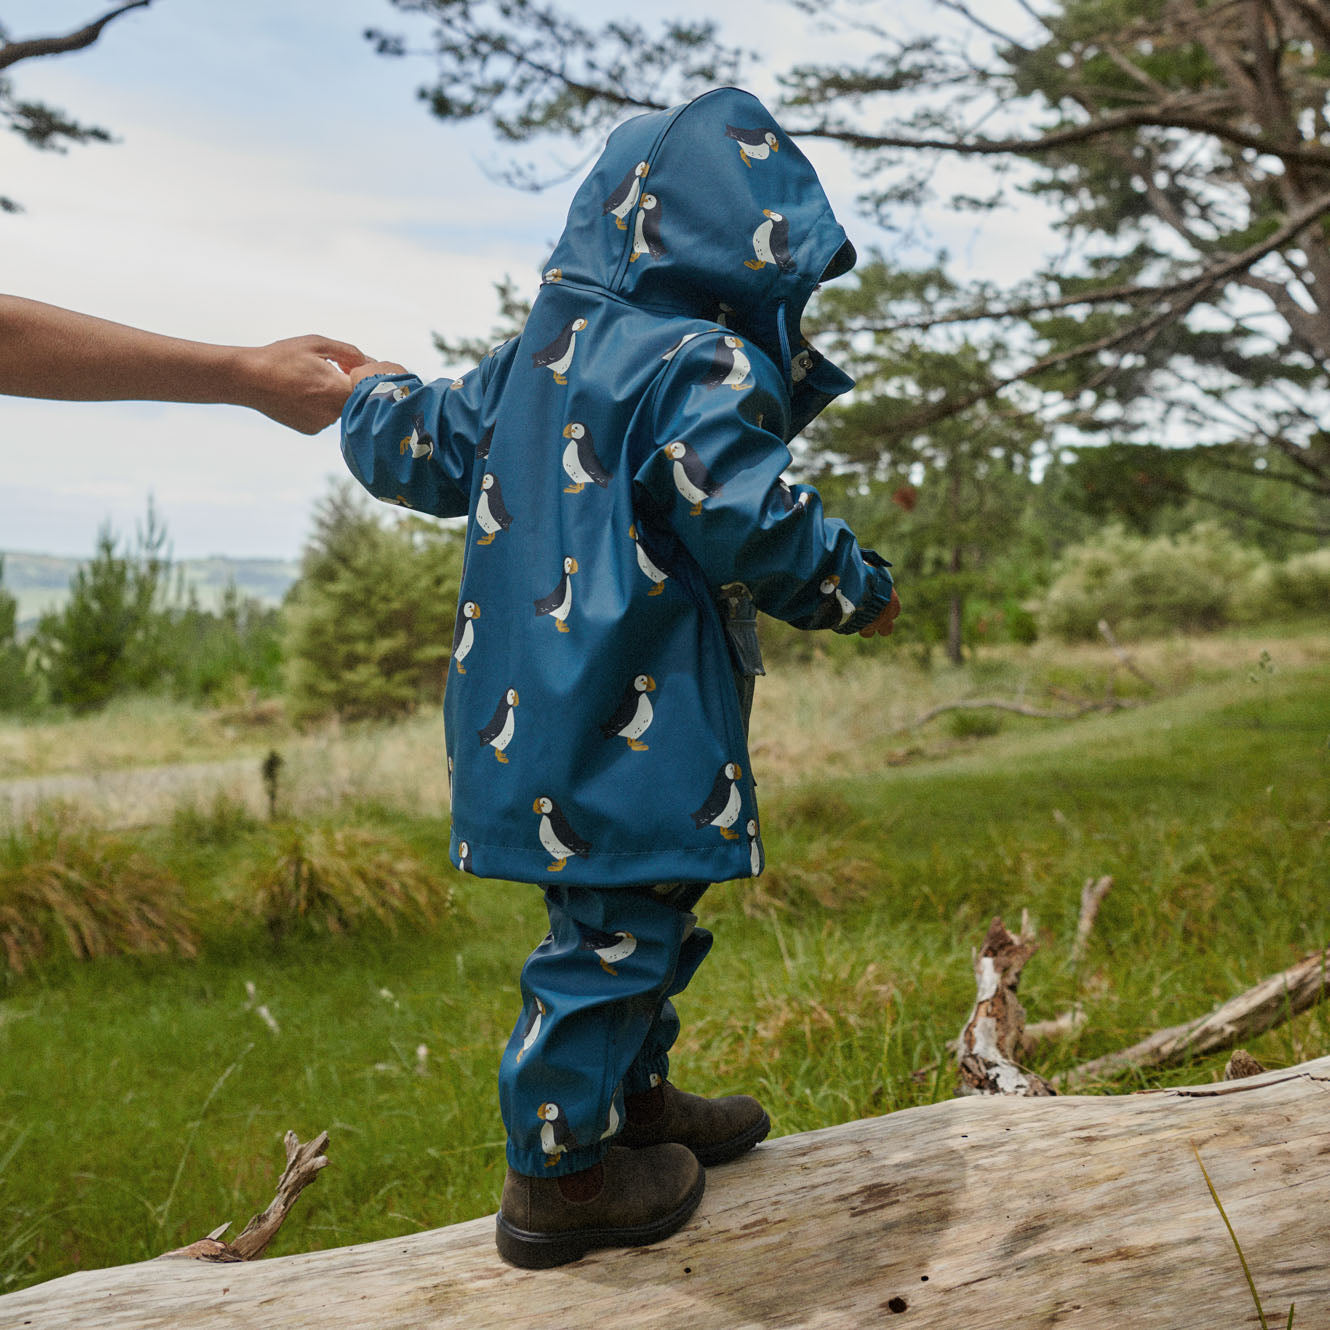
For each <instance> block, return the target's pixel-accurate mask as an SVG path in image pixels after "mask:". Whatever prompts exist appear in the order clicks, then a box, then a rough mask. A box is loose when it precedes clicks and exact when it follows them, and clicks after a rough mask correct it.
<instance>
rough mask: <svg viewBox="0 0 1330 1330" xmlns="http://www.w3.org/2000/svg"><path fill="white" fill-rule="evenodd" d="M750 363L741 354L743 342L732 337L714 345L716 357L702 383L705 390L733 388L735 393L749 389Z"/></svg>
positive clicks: (726, 337) (728, 336)
mask: <svg viewBox="0 0 1330 1330" xmlns="http://www.w3.org/2000/svg"><path fill="white" fill-rule="evenodd" d="M752 368H753V366H752V362H751V361H750V360H749V359H748V357H747V356H746V355H744V352H743V342H742V341H740V339H739V338H737V337H735V336H733V335H727V336H725V337H722V338H721V339H720V341H718V342H717V343H716V356H715V359H714V360H713V361H712V362H711V368H710V369H709V370H708V371H707V376H706V378H705V379H703V380H702V383H703V385H704V386H705V387H707V388H733V389H734V390H735V391H736V392H742V391H743V389H745V388H748V387H751V386H752V385H751V384H749V383H748V372H749V370H751V369H752Z"/></svg>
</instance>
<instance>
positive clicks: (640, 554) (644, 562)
mask: <svg viewBox="0 0 1330 1330" xmlns="http://www.w3.org/2000/svg"><path fill="white" fill-rule="evenodd" d="M628 538H629V539H630V540H631V541H632V542H633V548H634V549H635V550H636V551H637V566H638V567H639V568H640V569H641V570H642V572H643V573H645V574H646V576H647V577H648V578H649V579H650V580H651V582H652V587H651V590H650V591H648V592H647V595H648V596H659V595H660V593H661V592H662V591H664V590H665V579H666V578H667V577H669V573H664V572H661V570H660V569H659V568H657V567H656V565H655V564H654V563H652V562H651V556H650V555H649V554H648V553H647V552H646V550H644V549H643V548H642V545H641V542H640V541H639V540H638V539H637V523H635V522H634V523H633V525H632V526H630V527H629V528H628Z"/></svg>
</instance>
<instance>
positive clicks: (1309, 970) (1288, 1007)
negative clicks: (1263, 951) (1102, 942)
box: [1059, 949, 1330, 1087]
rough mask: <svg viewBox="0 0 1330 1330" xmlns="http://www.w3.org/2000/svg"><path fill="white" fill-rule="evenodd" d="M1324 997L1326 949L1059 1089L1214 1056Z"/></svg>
mask: <svg viewBox="0 0 1330 1330" xmlns="http://www.w3.org/2000/svg"><path fill="white" fill-rule="evenodd" d="M1327 992H1330V949H1327V950H1326V951H1318V952H1316V953H1315V954H1313V955H1311V956H1307V957H1305V958H1304V959H1303V960H1300V961H1299V962H1298V963H1297V964H1296V965H1293V966H1290V967H1289V968H1288V969H1287V970H1283V971H1281V972H1280V973H1279V974H1275V975H1271V976H1270V977H1269V978H1268V979H1263V980H1262V981H1261V982H1260V983H1259V984H1257V985H1256V986H1255V987H1254V988H1249V989H1248V990H1247V991H1246V992H1245V993H1240V994H1239V995H1238V996H1237V997H1235V998H1231V999H1230V1000H1229V1001H1228V1002H1225V1003H1224V1005H1223V1006H1221V1007H1219V1008H1218V1009H1217V1010H1215V1011H1212V1012H1211V1013H1210V1014H1209V1015H1207V1016H1202V1017H1201V1018H1200V1019H1199V1020H1195V1021H1190V1022H1188V1023H1187V1024H1186V1025H1174V1026H1172V1027H1170V1028H1169V1029H1167V1030H1159V1031H1157V1032H1156V1033H1154V1034H1152V1035H1151V1036H1150V1037H1149V1038H1148V1039H1143V1040H1141V1042H1140V1043H1138V1044H1133V1045H1132V1046H1131V1047H1130V1048H1124V1049H1122V1050H1120V1051H1119V1052H1117V1053H1108V1054H1106V1055H1105V1056H1104V1057H1100V1058H1094V1059H1092V1060H1091V1061H1089V1062H1083V1063H1082V1064H1081V1065H1080V1066H1079V1067H1073V1068H1072V1069H1071V1070H1070V1071H1068V1072H1066V1073H1064V1075H1063V1076H1061V1077H1060V1078H1059V1080H1060V1082H1061V1084H1062V1085H1063V1086H1065V1087H1072V1086H1080V1085H1087V1084H1089V1083H1090V1082H1092V1081H1102V1080H1109V1079H1111V1078H1112V1077H1114V1076H1116V1075H1118V1074H1120V1073H1121V1072H1123V1071H1127V1070H1129V1069H1144V1068H1147V1067H1174V1066H1178V1065H1179V1064H1180V1063H1183V1062H1187V1061H1189V1060H1190V1059H1192V1058H1198V1057H1204V1056H1205V1055H1206V1054H1208V1053H1218V1052H1221V1051H1223V1050H1224V1049H1226V1048H1233V1047H1234V1046H1235V1045H1237V1044H1239V1043H1241V1042H1242V1041H1244V1040H1247V1039H1254V1038H1255V1037H1256V1036H1257V1035H1259V1034H1264V1033H1265V1032H1266V1031H1267V1030H1270V1029H1273V1028H1274V1027H1275V1026H1276V1025H1280V1024H1282V1023H1283V1022H1284V1021H1287V1020H1291V1019H1292V1018H1293V1017H1294V1016H1296V1015H1298V1014H1299V1013H1300V1012H1304V1011H1307V1010H1308V1009H1310V1008H1311V1007H1314V1006H1315V1005H1316V1004H1317V1003H1318V1002H1321V1001H1322V1000H1324V998H1325V997H1326V996H1327Z"/></svg>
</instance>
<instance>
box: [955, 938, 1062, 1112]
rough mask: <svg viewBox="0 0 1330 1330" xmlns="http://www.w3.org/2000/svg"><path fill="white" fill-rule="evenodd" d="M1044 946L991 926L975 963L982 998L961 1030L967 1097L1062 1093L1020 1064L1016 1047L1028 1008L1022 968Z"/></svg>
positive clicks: (962, 1073)
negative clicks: (1021, 994) (1022, 994)
mask: <svg viewBox="0 0 1330 1330" xmlns="http://www.w3.org/2000/svg"><path fill="white" fill-rule="evenodd" d="M1038 945H1039V944H1038V943H1037V942H1036V941H1035V940H1034V938H1033V936H1027V935H1026V932H1025V921H1024V920H1022V932H1021V933H1020V934H1016V935H1013V934H1011V933H1009V932H1008V931H1007V929H1006V927H1005V925H1004V924H1003V922H1002V920H1001V919H1000V918H995V919H994V920H993V922H992V923H991V924H990V925H989V927H988V936H987V937H985V938H984V945H983V946H982V947H981V948H980V949H979V954H978V955H977V956H976V957H975V961H974V977H975V983H976V984H977V985H978V989H979V994H978V997H977V998H976V999H975V1004H974V1010H973V1011H972V1012H971V1013H970V1019H969V1020H968V1021H966V1023H965V1028H964V1029H963V1030H962V1031H961V1038H960V1048H959V1050H958V1052H959V1055H960V1056H959V1059H958V1064H959V1070H960V1083H959V1085H958V1086H957V1093H958V1094H962V1095H975V1094H1002V1095H1051V1094H1054V1093H1056V1092H1055V1091H1054V1089H1053V1087H1052V1086H1051V1085H1049V1083H1048V1082H1047V1081H1045V1080H1043V1079H1042V1078H1041V1077H1039V1076H1036V1075H1034V1073H1033V1072H1027V1071H1025V1070H1024V1069H1023V1068H1021V1067H1019V1066H1017V1065H1016V1062H1015V1056H1016V1049H1017V1046H1018V1045H1019V1043H1020V1039H1021V1033H1022V1031H1023V1030H1024V1029H1025V1008H1024V1007H1022V1006H1021V1004H1020V1000H1019V999H1018V998H1017V996H1016V989H1017V987H1018V986H1019V984H1020V982H1021V970H1022V969H1023V968H1024V967H1025V962H1026V961H1028V960H1029V959H1030V957H1031V956H1033V955H1034V953H1035V950H1036V948H1037V947H1038Z"/></svg>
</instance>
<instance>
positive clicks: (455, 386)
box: [448, 378, 466, 393]
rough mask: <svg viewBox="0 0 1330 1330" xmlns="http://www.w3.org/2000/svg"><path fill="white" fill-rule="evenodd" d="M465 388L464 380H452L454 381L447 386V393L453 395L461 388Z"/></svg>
mask: <svg viewBox="0 0 1330 1330" xmlns="http://www.w3.org/2000/svg"><path fill="white" fill-rule="evenodd" d="M465 387H466V379H465V378H461V379H454V380H453V381H452V382H451V383H450V384H449V385H448V391H449V392H451V393H455V392H458V391H459V390H461V389H462V388H465Z"/></svg>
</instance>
